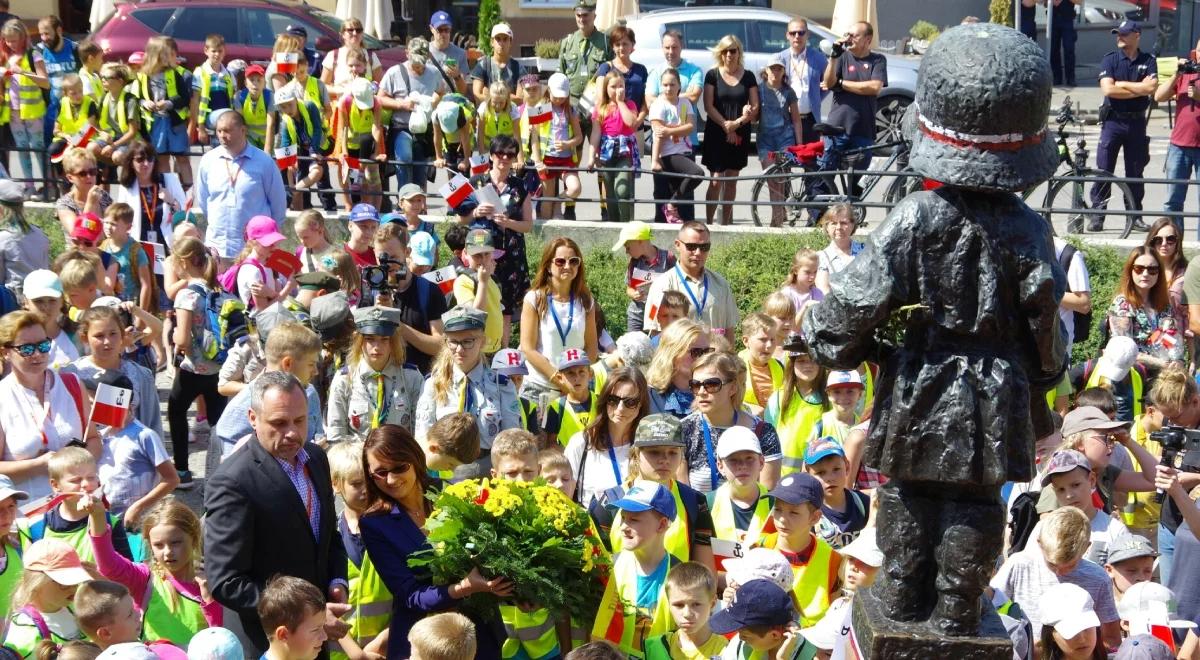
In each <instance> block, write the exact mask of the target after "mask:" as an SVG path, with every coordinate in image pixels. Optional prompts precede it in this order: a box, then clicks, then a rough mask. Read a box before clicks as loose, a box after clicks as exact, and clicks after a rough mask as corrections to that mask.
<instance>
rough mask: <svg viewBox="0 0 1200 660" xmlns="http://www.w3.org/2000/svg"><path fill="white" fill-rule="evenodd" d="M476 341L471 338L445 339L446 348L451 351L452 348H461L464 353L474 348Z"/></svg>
mask: <svg viewBox="0 0 1200 660" xmlns="http://www.w3.org/2000/svg"><path fill="white" fill-rule="evenodd" d="M477 341H479V340H478V339H477V338H475V337H472V338H470V339H447V340H446V346H448V347H450V348H452V349H453V348H461V349H462V350H464V351H469V350H471V349H472V348H475V342H477Z"/></svg>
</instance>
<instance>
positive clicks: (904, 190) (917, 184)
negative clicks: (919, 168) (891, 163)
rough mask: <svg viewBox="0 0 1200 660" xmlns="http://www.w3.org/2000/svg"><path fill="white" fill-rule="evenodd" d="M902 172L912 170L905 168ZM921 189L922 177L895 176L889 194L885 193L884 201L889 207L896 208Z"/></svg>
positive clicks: (888, 190) (889, 187)
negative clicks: (903, 200)
mask: <svg viewBox="0 0 1200 660" xmlns="http://www.w3.org/2000/svg"><path fill="white" fill-rule="evenodd" d="M901 172H912V170H911V169H908V168H905V169H903V170H901ZM920 189H921V177H919V176H894V177H892V182H891V183H890V184H888V187H887V192H885V193H883V201H884V203H885V204H887V205H889V206H895V205H896V204H897V203H899V202H900V200H902V199H904V198H905V197H908V195H909V194H910V193H913V192H916V191H918V190H920Z"/></svg>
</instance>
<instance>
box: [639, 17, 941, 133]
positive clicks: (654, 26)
mask: <svg viewBox="0 0 1200 660" xmlns="http://www.w3.org/2000/svg"><path fill="white" fill-rule="evenodd" d="M790 20H792V15H791V14H785V13H783V12H779V11H775V10H772V9H762V8H757V7H685V8H683V9H660V10H656V11H649V12H644V13H641V14H637V15H634V16H629V17H627V18H626V24H627V25H628V26H629V27H630V28H631V29H632V30H633V33H634V35H635V36H636V38H637V47H636V48H635V49H634V51H633V60H634V61H635V62H640V63H642V64H644V65H646V68H647V69H650V70H654V69H655V68H656V67H660V66H662V65H663V62H664V58H663V54H662V35H663V34H664V33H666V32H667V30H678V31H679V32H680V33H681V34H683V59H685V60H687V61H689V62H691V63H692V64H695V65H696V66H698V67H700V68H701V69H702V70H704V71H707V70H709V69H711V68H713V66H714V62H713V56H712V51H711V50H710V49H711V48H712V47H713V46H715V45H716V44H717V42H718V41H720V40H721V38H722V37H724V36H725V35H727V34H733V35H736V36H737V38H738V39H740V40H741V42H742V47H743V48H744V49H745V60H746V68H747V69H748V70H750V71H753V72H755V73H756V74H757V73H758V72H759V71H761V70H762V68H763V67H764V66H765V65H766V63H767V60H768V59H769V58H770V57H771V56H772V55H774V54H775V53H778V52H780V51H782V50H783V49H785V48H787V47H788V41H787V24H788V21H790ZM808 29H809V32H810V34H809V37H808V39H809V44H810V45H812V46H819V45H820V43H821V41H822V40H824V39H828V40H830V41H836V40H837V39H838V37H837V36H835V35H834V34H833V32H831V31H830V30H829V28H827V27H825V26H823V25H820V24H817V23H814V22H812V21H809V23H808ZM884 56H885V57H886V58H887V63H888V85H887V87H884V88H883V91H882V92H881V93H880V94H879V112H878V113H877V114H876V117H875V124H876V127H877V129H878V130H877V134H878V137H877V141H879V142H890V141H892V140H895V139H897V137H898V136H899V133H900V118H901V117H902V116H903V115H904V109H905V108H907V107H908V105H909V104H910V103H912V100H913V97H914V96H915V95H916V90H917V69H918V68H919V66H920V63H921V60H920V59H919V58H915V57H906V56H896V55H887V54H885V55H884ZM826 103H829V101H826Z"/></svg>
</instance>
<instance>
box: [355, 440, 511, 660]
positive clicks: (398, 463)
mask: <svg viewBox="0 0 1200 660" xmlns="http://www.w3.org/2000/svg"><path fill="white" fill-rule="evenodd" d="M363 469H364V471H365V472H366V474H367V499H368V508H367V514H366V515H364V516H363V517H362V519H361V521H360V523H359V525H360V529H361V532H362V541H363V546H364V549H365V550H366V552H368V553H370V557H371V561H372V563H373V564H374V566H375V569H376V570H377V571H378V572H379V576H380V577H381V578H382V579H383V583H384V585H386V586H387V588H388V590H389V591H391V592H392V625H391V628H390V629H389V633H388V645H387V646H388V655H387V657H388V658H407V657H409V656H410V655H411V649H410V647H409V644H408V631H409V629H410V628H412V626H413V624H415V623H416V622H417V621H419V620H420V619H421V618H423V617H424V616H425V615H426V614H427V613H429V612H436V611H439V610H445V609H449V608H452V607H453V606H454V604H455V601H457V600H460V599H462V598H466V597H467V596H470V595H471V594H474V593H481V592H490V593H492V594H495V595H496V596H499V597H502V598H503V597H507V596H509V595H510V594H511V593H512V589H513V585H512V583H511V582H509V581H508V580H506V579H504V578H495V579H492V580H487V579H485V578H484V577H483V575H481V574H480V573H479V569H478V568H472V569H471V571H470V572H469V573H467V575H466V576H465V577H463V578H462V579H461V580H459V581H458V582H454V583H452V584H449V585H444V586H435V585H434V584H433V583H432V582H431V580H430V578H429V576H428V575H424V574H420V573H417V572H414V571H413V570H412V569H410V568H409V565H408V560H409V557H410V556H411V555H413V554H414V553H416V552H418V551H421V550H428V549H429V547H430V546H429V543H428V541H427V540H426V536H428V534H429V532H428V530H427V529H426V528H425V521H426V519H427V518H428V517H429V515H430V513H431V512H432V507H431V505H430V502H429V501H428V500H427V499H425V492H426V491H427V490H429V489H430V488H431V487H432V479H431V478H430V477H429V473H428V472H427V469H426V465H425V453H424V452H423V451H422V450H421V446H420V445H418V444H417V441H416V440H415V439H414V438H413V436H412V434H411V433H409V432H408V431H407V430H405V429H404V427H402V426H396V425H393V424H384V425H382V426H380V427H379V428H377V429H375V430H373V431H371V433H370V435H368V436H367V441H366V443H365V444H364V445H363ZM476 630H477V631H478V632H477V634H478V651H477V653H476V656H475V657H477V658H496V659H499V658H500V645H501V643H502V642H503V640H502V639H499V638H497V636H496V634H494V633H493V632H492V630H491V628H489V627H488V626H486V625H481V623H480V622H476Z"/></svg>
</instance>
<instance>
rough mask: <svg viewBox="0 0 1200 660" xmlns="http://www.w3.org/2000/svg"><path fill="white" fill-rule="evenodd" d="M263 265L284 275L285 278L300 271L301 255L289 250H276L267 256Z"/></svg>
mask: <svg viewBox="0 0 1200 660" xmlns="http://www.w3.org/2000/svg"><path fill="white" fill-rule="evenodd" d="M263 265H265V266H266V267H267V268H270V269H271V270H273V271H275V272H276V273H277V274H279V275H282V276H283V277H284V278H288V277H291V276H292V275H295V274H296V273H299V272H300V269H301V267H302V265H301V263H300V257H297V256H296V255H294V254H292V253H291V252H288V251H287V250H275V251H274V252H272V253H271V254H270V256H268V257H267V261H266V263H265V264H263Z"/></svg>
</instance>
